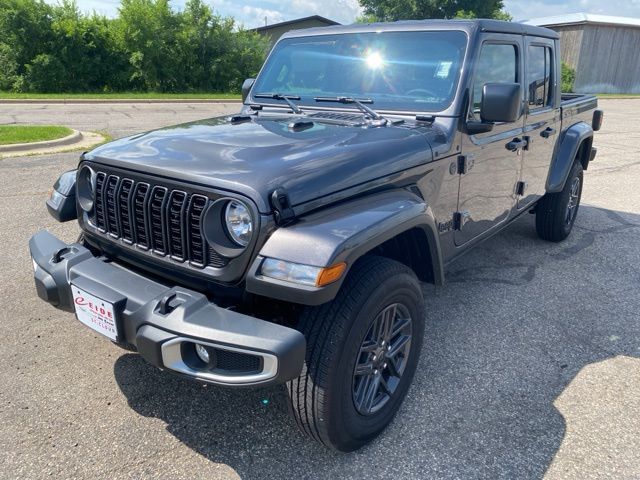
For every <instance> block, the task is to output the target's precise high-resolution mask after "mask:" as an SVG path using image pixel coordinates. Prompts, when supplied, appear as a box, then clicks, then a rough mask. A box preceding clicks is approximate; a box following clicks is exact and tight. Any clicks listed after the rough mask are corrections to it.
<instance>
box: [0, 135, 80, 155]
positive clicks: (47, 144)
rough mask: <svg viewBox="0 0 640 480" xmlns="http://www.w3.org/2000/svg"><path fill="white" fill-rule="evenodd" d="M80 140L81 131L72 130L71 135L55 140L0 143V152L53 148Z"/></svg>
mask: <svg viewBox="0 0 640 480" xmlns="http://www.w3.org/2000/svg"><path fill="white" fill-rule="evenodd" d="M81 140H82V133H81V132H79V131H78V130H73V132H72V133H71V135H67V136H66V137H62V138H56V139H55V140H45V141H43V142H32V143H12V144H9V145H0V153H13V152H24V151H25V150H39V149H41V148H53V147H62V146H65V145H70V144H73V143H78V142H80V141H81Z"/></svg>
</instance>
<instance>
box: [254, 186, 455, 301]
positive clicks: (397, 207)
mask: <svg viewBox="0 0 640 480" xmlns="http://www.w3.org/2000/svg"><path fill="white" fill-rule="evenodd" d="M414 228H420V229H421V230H422V231H423V232H424V233H425V235H426V239H427V243H428V245H425V248H429V254H430V256H431V264H432V265H431V268H432V269H433V272H432V274H433V279H434V283H435V284H437V285H440V284H442V283H443V281H444V267H443V261H442V252H441V250H440V241H439V236H438V231H437V227H436V221H435V218H434V215H433V212H432V211H431V208H430V207H429V206H428V205H427V204H426V202H425V201H424V200H423V199H422V198H420V197H419V196H417V195H415V194H414V193H412V192H410V191H407V190H400V189H399V190H392V191H386V192H381V193H377V194H373V195H368V196H366V197H362V198H359V199H356V200H351V201H349V202H347V203H342V204H339V205H336V206H333V207H329V208H326V209H324V210H321V211H318V212H316V213H311V214H309V215H307V216H305V217H303V218H301V219H300V221H299V222H298V223H295V224H293V225H290V226H288V227H283V228H279V229H278V230H276V231H275V232H273V234H272V235H271V236H270V237H269V239H268V240H267V242H266V243H265V244H264V246H263V247H262V249H261V250H260V253H259V254H258V256H257V257H256V259H255V260H254V262H253V264H252V265H251V268H250V269H249V273H248V275H247V280H246V288H247V291H249V292H252V293H256V294H259V295H263V296H266V297H270V298H277V299H280V300H285V301H289V302H294V303H301V304H306V305H320V304H322V303H325V302H328V301H330V300H332V299H333V298H334V297H335V296H336V294H337V293H338V291H339V289H340V286H341V285H342V282H343V280H344V278H345V277H346V273H345V274H343V275H342V277H341V279H340V280H338V281H336V282H334V283H331V284H329V285H327V286H325V287H311V286H305V285H300V284H293V283H290V282H284V281H280V280H276V279H272V278H268V277H264V276H262V275H260V272H259V270H260V265H261V263H262V261H263V260H264V258H265V257H269V258H276V259H279V260H284V261H288V262H293V263H300V264H304V265H313V266H317V267H327V266H331V265H335V264H336V263H340V262H346V264H347V269H349V268H350V267H351V266H352V265H353V264H354V263H355V262H356V260H357V259H358V258H360V257H361V256H363V255H364V254H365V253H367V252H369V251H370V250H371V249H373V248H375V247H377V246H379V245H381V244H382V243H384V242H385V241H387V240H389V239H391V238H393V237H395V236H396V235H399V234H401V233H403V232H406V231H408V230H411V229H414Z"/></svg>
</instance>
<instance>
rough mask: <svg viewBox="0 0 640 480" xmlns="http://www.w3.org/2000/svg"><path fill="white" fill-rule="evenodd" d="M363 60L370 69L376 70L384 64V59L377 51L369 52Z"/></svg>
mask: <svg viewBox="0 0 640 480" xmlns="http://www.w3.org/2000/svg"><path fill="white" fill-rule="evenodd" d="M365 60H366V62H367V66H368V67H369V68H370V69H372V70H378V69H379V68H381V67H382V66H383V65H384V60H383V58H382V55H380V53H379V52H370V53H369V54H368V55H367V58H366V59H365Z"/></svg>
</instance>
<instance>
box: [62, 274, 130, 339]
mask: <svg viewBox="0 0 640 480" xmlns="http://www.w3.org/2000/svg"><path fill="white" fill-rule="evenodd" d="M71 293H72V294H73V305H74V306H75V309H76V317H78V320H80V321H81V322H82V323H84V324H85V325H86V326H87V327H90V328H92V329H94V330H95V331H96V332H98V333H101V334H102V335H104V336H106V337H109V338H110V339H111V340H116V338H117V337H118V327H117V325H116V315H115V312H114V309H113V304H111V303H109V302H105V301H104V300H102V299H100V298H98V297H96V296H94V295H91V294H90V293H88V292H85V291H84V290H81V289H79V288H78V287H76V286H75V285H71Z"/></svg>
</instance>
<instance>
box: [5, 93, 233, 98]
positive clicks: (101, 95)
mask: <svg viewBox="0 0 640 480" xmlns="http://www.w3.org/2000/svg"><path fill="white" fill-rule="evenodd" d="M240 98H241V97H240V94H236V93H155V92H119V93H14V92H2V91H0V100H120V99H122V100H212V99H213V100H240Z"/></svg>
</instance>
